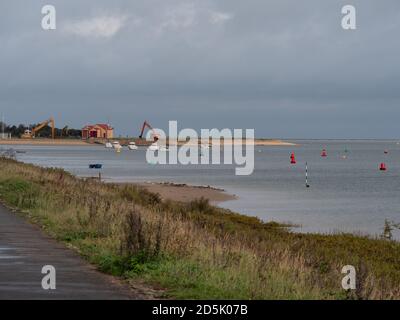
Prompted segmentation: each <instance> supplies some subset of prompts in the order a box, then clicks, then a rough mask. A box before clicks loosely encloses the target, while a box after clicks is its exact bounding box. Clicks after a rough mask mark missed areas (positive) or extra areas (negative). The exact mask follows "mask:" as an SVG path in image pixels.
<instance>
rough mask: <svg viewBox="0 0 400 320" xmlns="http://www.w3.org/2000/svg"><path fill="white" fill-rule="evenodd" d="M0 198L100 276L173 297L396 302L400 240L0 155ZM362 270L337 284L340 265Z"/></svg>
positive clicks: (398, 293)
mask: <svg viewBox="0 0 400 320" xmlns="http://www.w3.org/2000/svg"><path fill="white" fill-rule="evenodd" d="M0 198H1V199H2V200H3V201H4V202H5V203H7V204H8V205H9V206H12V207H15V208H18V209H19V211H20V212H21V213H22V214H24V215H25V216H26V217H28V218H29V219H30V220H31V221H33V222H35V223H37V224H39V225H41V226H42V227H43V229H44V230H46V232H48V233H49V234H51V235H52V236H54V237H55V238H57V239H58V240H60V241H63V242H64V243H66V244H67V245H68V246H70V247H71V248H73V249H75V250H77V251H79V252H80V253H81V254H82V255H83V256H84V257H85V258H86V259H87V260H89V261H90V262H92V263H94V264H96V265H97V266H98V267H99V269H101V270H102V271H104V272H107V273H111V274H114V275H117V276H122V277H126V278H128V279H140V280H145V281H146V282H148V283H150V284H157V285H159V286H162V287H164V288H166V289H167V291H166V292H167V294H168V295H169V296H171V297H176V298H211V299H213V298H228V299H230V298H238V299H314V298H322V299H347V298H359V299H367V298H369V299H381V298H400V268H399V265H400V244H399V243H396V242H391V241H385V240H372V239H367V238H363V237H357V236H352V235H347V234H340V235H302V234H295V233H290V232H287V231H286V230H285V229H284V228H283V227H282V226H280V225H278V224H275V223H262V222H260V221H259V220H258V219H257V218H252V217H247V216H242V215H238V214H235V213H232V212H229V211H227V210H223V209H219V208H215V207H213V206H210V205H209V204H208V203H207V202H206V201H202V200H199V201H194V202H191V203H189V204H181V203H174V202H170V201H167V202H162V201H160V198H159V197H158V196H157V195H155V194H152V193H149V192H147V191H145V190H144V189H141V188H138V187H136V186H133V185H116V184H104V183H100V182H98V181H83V180H81V179H78V178H75V177H73V176H72V175H70V174H68V173H66V172H65V171H63V170H59V169H44V168H39V167H35V166H33V165H27V164H22V163H18V162H16V161H13V160H8V159H0ZM348 264H350V265H354V266H355V267H356V269H357V271H358V273H357V275H358V277H357V281H358V286H357V290H355V291H352V292H346V291H344V290H343V289H342V288H341V279H342V277H343V275H342V274H341V273H340V271H341V268H342V266H344V265H348Z"/></svg>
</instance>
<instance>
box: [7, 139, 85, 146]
mask: <svg viewBox="0 0 400 320" xmlns="http://www.w3.org/2000/svg"><path fill="white" fill-rule="evenodd" d="M0 145H46V146H88V145H90V144H88V143H87V142H85V141H83V140H80V139H76V140H75V139H54V140H53V139H38V138H36V139H0Z"/></svg>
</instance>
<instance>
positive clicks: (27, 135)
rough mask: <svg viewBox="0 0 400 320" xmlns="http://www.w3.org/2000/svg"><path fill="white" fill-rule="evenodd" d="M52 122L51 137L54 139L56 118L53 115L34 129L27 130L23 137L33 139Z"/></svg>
mask: <svg viewBox="0 0 400 320" xmlns="http://www.w3.org/2000/svg"><path fill="white" fill-rule="evenodd" d="M49 123H50V124H51V138H52V139H54V138H55V125H54V119H53V117H51V118H50V119H47V120H46V121H43V122H42V123H41V124H39V125H38V126H36V127H35V128H33V129H32V130H29V129H27V130H25V132H24V134H23V135H21V138H22V139H33V138H35V137H36V134H37V133H38V132H39V131H40V130H41V129H43V128H44V127H45V126H47V125H48V124H49Z"/></svg>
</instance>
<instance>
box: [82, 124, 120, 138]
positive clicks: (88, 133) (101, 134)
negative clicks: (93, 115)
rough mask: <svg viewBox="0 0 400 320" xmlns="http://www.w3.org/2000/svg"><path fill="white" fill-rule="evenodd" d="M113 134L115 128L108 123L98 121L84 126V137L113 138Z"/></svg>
mask: <svg viewBox="0 0 400 320" xmlns="http://www.w3.org/2000/svg"><path fill="white" fill-rule="evenodd" d="M113 136H114V128H113V127H111V126H110V125H108V124H104V123H98V124H93V125H86V126H84V127H83V128H82V139H90V138H99V139H112V138H113Z"/></svg>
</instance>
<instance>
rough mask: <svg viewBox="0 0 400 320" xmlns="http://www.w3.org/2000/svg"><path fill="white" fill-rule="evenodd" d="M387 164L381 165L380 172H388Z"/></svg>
mask: <svg viewBox="0 0 400 320" xmlns="http://www.w3.org/2000/svg"><path fill="white" fill-rule="evenodd" d="M386 169H387V168H386V164H385V163H384V162H382V163H381V165H380V166H379V170H381V171H386Z"/></svg>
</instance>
